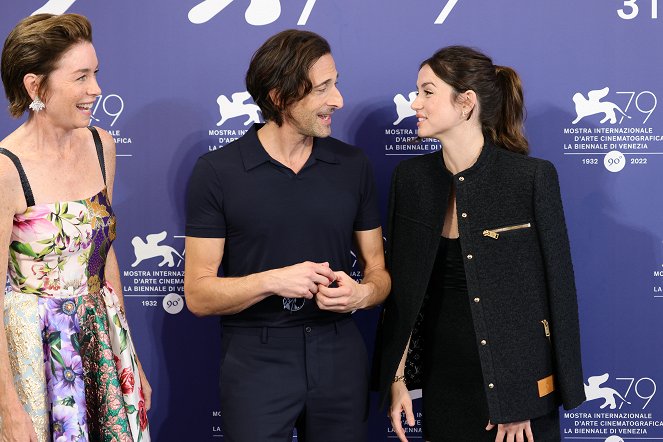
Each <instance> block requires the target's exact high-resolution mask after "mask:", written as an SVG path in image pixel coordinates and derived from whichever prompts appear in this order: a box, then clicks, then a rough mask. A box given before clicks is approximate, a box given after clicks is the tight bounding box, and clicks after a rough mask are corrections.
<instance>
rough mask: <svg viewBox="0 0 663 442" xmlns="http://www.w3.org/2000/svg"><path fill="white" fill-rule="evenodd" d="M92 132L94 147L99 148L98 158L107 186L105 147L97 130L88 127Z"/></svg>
mask: <svg viewBox="0 0 663 442" xmlns="http://www.w3.org/2000/svg"><path fill="white" fill-rule="evenodd" d="M87 128H88V129H90V132H92V138H94V147H96V148H97V158H99V165H100V166H101V175H102V176H103V177H104V184H106V162H105V161H104V145H103V144H101V137H100V136H99V132H97V128H96V127H94V126H88V127H87Z"/></svg>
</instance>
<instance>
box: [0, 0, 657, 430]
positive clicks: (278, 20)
mask: <svg viewBox="0 0 663 442" xmlns="http://www.w3.org/2000/svg"><path fill="white" fill-rule="evenodd" d="M660 6H661V9H663V1H662V2H661V5H660ZM37 11H41V12H52V13H62V12H76V13H80V14H83V15H86V16H87V17H89V19H90V20H91V22H92V24H93V27H94V44H95V47H96V49H97V55H98V57H99V60H100V72H99V77H98V80H99V83H100V85H101V88H102V90H103V92H102V95H101V96H100V97H99V98H98V100H97V101H96V103H95V106H94V108H93V110H94V113H93V121H92V124H94V125H97V126H99V127H102V128H104V129H106V130H107V131H109V132H110V133H111V134H112V135H113V137H114V139H115V142H116V144H117V155H118V159H117V177H116V181H115V183H116V184H115V186H116V189H115V197H114V202H113V203H114V208H115V211H116V212H117V214H118V218H119V224H118V239H117V240H116V242H115V247H116V251H117V254H118V259H119V262H120V268H121V274H122V283H123V284H122V285H123V286H122V290H123V292H124V296H125V300H126V301H125V302H126V304H127V310H128V316H129V321H130V324H131V327H132V332H133V335H134V339H135V342H136V345H137V348H138V353H139V355H140V357H141V360H142V362H143V365H144V367H145V369H146V372H147V374H148V376H149V379H150V382H151V384H152V387H153V389H154V396H153V407H152V410H151V411H150V413H149V416H150V420H151V428H152V435H153V437H154V438H155V439H156V440H158V441H183V440H188V441H213V440H221V439H222V437H223V428H222V427H221V419H220V417H219V416H220V413H221V410H220V409H219V405H218V404H219V400H218V388H217V385H218V371H219V352H220V349H219V347H220V327H219V319H218V318H204V319H200V318H196V317H194V316H193V315H192V314H190V313H189V312H188V310H187V309H186V299H185V297H184V293H183V289H182V281H183V277H184V260H185V259H186V251H185V250H184V237H183V235H184V225H185V215H184V213H185V210H184V206H185V200H184V194H185V188H186V183H187V180H188V177H189V174H190V172H191V169H192V167H193V164H194V162H195V160H196V159H197V158H198V157H199V156H200V155H202V154H204V153H206V152H209V151H211V150H215V149H223V147H224V146H225V145H226V144H228V143H229V142H231V141H233V140H235V139H236V138H238V137H240V136H241V135H242V134H244V133H245V132H246V130H247V129H248V128H249V127H250V125H251V124H252V123H254V122H259V121H262V116H261V114H260V111H259V110H258V107H257V106H256V105H255V104H254V103H253V101H252V100H251V97H250V96H249V94H248V93H247V92H246V87H245V85H244V75H245V72H246V68H247V66H248V62H249V60H250V57H251V55H252V53H253V52H254V51H255V50H256V49H257V48H258V46H260V44H261V43H262V42H263V41H264V40H266V39H267V38H268V37H269V36H271V35H272V34H274V33H276V32H278V31H281V30H283V29H287V28H298V29H307V30H312V31H315V32H317V33H319V34H321V35H323V36H324V37H326V38H327V39H328V40H329V42H330V44H331V46H332V51H333V55H334V58H335V60H336V64H337V68H338V70H339V72H340V82H339V88H340V90H341V92H342V94H343V96H344V99H345V106H344V108H343V109H342V110H341V111H339V112H338V113H336V114H334V126H333V135H334V136H335V137H337V138H340V139H341V140H344V141H347V142H349V143H352V144H355V145H357V146H359V147H361V148H362V149H363V150H364V151H365V152H366V153H367V155H368V156H369V158H370V159H371V161H372V164H373V166H374V169H375V174H376V180H377V184H378V188H379V191H380V201H381V203H382V210H383V214H384V212H386V200H387V192H388V188H389V180H390V176H391V172H392V170H393V169H394V167H395V166H396V164H397V163H398V162H399V161H401V160H404V159H406V158H409V157H411V156H413V155H420V154H423V153H427V152H433V151H436V150H438V149H439V145H437V144H427V143H422V144H412V143H410V142H409V140H410V138H411V137H412V136H413V135H415V133H416V125H415V123H416V122H415V118H414V113H413V111H412V110H411V109H410V107H409V106H410V103H411V102H412V100H413V99H414V90H415V82H416V76H417V71H418V65H419V63H420V62H421V60H423V59H425V58H427V57H428V56H430V55H431V54H432V53H433V52H434V51H435V50H437V49H438V48H440V47H442V46H447V45H451V44H462V45H468V46H473V47H476V48H478V49H480V50H482V51H484V52H486V53H487V54H489V55H490V56H492V57H493V60H494V62H495V63H496V64H501V65H509V66H512V67H514V68H515V69H516V70H517V71H518V72H519V73H520V75H521V76H522V79H523V83H524V88H525V96H526V105H527V121H526V130H527V134H528V137H529V140H530V142H531V152H532V155H533V156H537V157H541V158H546V159H548V160H550V161H552V162H553V163H554V164H555V165H556V166H557V169H558V171H559V175H560V182H561V189H562V196H563V200H564V205H565V210H566V216H567V222H568V229H569V234H570V238H571V247H572V252H573V260H574V265H575V270H576V279H577V286H578V299H579V306H580V320H581V331H582V350H583V364H584V373H585V391H586V393H587V398H588V400H587V402H586V403H585V404H583V405H582V406H581V407H580V408H578V409H576V410H573V411H571V412H562V437H563V440H568V441H601V442H603V441H605V442H619V441H637V440H649V441H651V440H661V441H663V391H661V392H659V388H661V389H662V390H663V339H662V338H663V325H662V324H663V253H662V252H663V250H662V247H663V198H662V197H661V194H660V191H661V189H663V173H662V171H663V105H662V106H661V109H659V107H658V99H659V97H661V98H663V80H662V79H663V61H662V58H663V55H661V54H662V53H661V48H662V47H663V17H659V14H660V15H663V10H662V11H660V13H659V2H658V0H585V1H582V2H578V1H574V0H556V1H547V2H541V1H531V0H490V1H485V0H484V1H477V0H419V1H417V2H411V1H396V0H388V1H384V0H363V1H356V0H288V1H280V0H204V1H201V0H178V1H174V0H169V1H163V0H162V1H156V0H144V1H140V2H135V1H129V0H115V1H113V2H93V1H84V0H50V1H48V2H46V0H24V1H21V2H14V3H12V4H4V5H3V6H2V14H0V34H1V35H2V39H3V40H4V38H5V37H6V36H7V34H8V33H9V31H10V30H11V28H12V27H13V26H14V25H15V24H16V23H17V22H18V21H19V20H20V19H21V18H23V17H25V16H28V15H31V14H33V13H35V12H37ZM5 103H6V102H5ZM19 124H20V121H17V120H13V119H11V118H10V117H9V115H8V113H5V114H4V115H2V116H0V134H2V136H1V137H0V138H2V137H4V136H5V135H6V134H8V133H9V132H10V131H12V130H13V129H14V128H15V127H16V126H18V125H19ZM3 147H6V148H9V149H11V146H3ZM353 275H354V276H355V277H357V278H360V277H361V272H360V269H359V268H358V267H357V268H355V272H353ZM355 319H356V320H357V321H358V323H359V325H360V328H361V330H362V332H363V334H364V337H365V339H366V343H367V345H368V346H369V347H370V348H372V346H373V341H374V333H375V326H376V321H377V309H376V310H373V311H367V312H359V313H356V315H355ZM523 363H524V364H526V363H527V355H523ZM375 402H376V400H375V396H374V397H373V405H372V409H371V416H370V425H371V429H370V440H371V441H384V440H388V439H390V438H393V437H394V435H393V430H392V428H391V426H390V424H389V421H388V420H387V418H386V416H385V415H386V413H385V411H384V410H377V409H376V405H375ZM418 402H419V401H416V403H417V407H418V408H417V425H415V427H412V428H408V434H409V438H410V439H411V440H415V441H416V440H423V438H422V432H421V418H422V415H421V412H420V411H419V410H420V405H419V404H418Z"/></svg>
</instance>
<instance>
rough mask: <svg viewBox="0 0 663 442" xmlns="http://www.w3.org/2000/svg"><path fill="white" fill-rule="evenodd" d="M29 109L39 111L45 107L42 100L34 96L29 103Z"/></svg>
mask: <svg viewBox="0 0 663 442" xmlns="http://www.w3.org/2000/svg"><path fill="white" fill-rule="evenodd" d="M29 107H30V109H32V110H33V111H34V112H35V113H36V112H39V111H41V110H44V109H46V105H45V104H44V102H43V101H41V100H40V99H39V97H35V99H34V100H32V103H30V106H29Z"/></svg>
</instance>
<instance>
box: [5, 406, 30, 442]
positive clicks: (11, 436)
mask: <svg viewBox="0 0 663 442" xmlns="http://www.w3.org/2000/svg"><path fill="white" fill-rule="evenodd" d="M0 442H37V433H35V429H34V427H33V425H32V419H30V415H28V413H26V412H25V410H24V409H23V406H21V405H19V406H17V407H16V408H15V409H14V410H13V411H10V412H9V413H6V414H3V415H2V434H0Z"/></svg>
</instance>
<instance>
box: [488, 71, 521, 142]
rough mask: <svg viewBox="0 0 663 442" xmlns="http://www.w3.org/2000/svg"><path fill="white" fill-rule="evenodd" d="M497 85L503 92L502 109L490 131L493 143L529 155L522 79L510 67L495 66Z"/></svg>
mask: <svg viewBox="0 0 663 442" xmlns="http://www.w3.org/2000/svg"><path fill="white" fill-rule="evenodd" d="M495 75H496V76H497V85H498V87H499V88H500V89H501V91H502V109H501V112H500V115H499V116H498V118H497V121H496V122H495V127H494V129H491V130H489V131H490V132H492V133H491V139H492V141H493V142H494V143H495V144H496V145H498V146H504V147H505V148H507V149H508V150H511V151H513V152H518V153H523V154H527V153H528V143H527V139H526V138H525V135H524V134H523V119H524V117H525V115H524V109H525V100H524V98H523V88H522V83H521V82H520V77H519V76H518V74H517V73H516V71H514V70H513V69H511V68H510V67H508V66H495Z"/></svg>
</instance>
